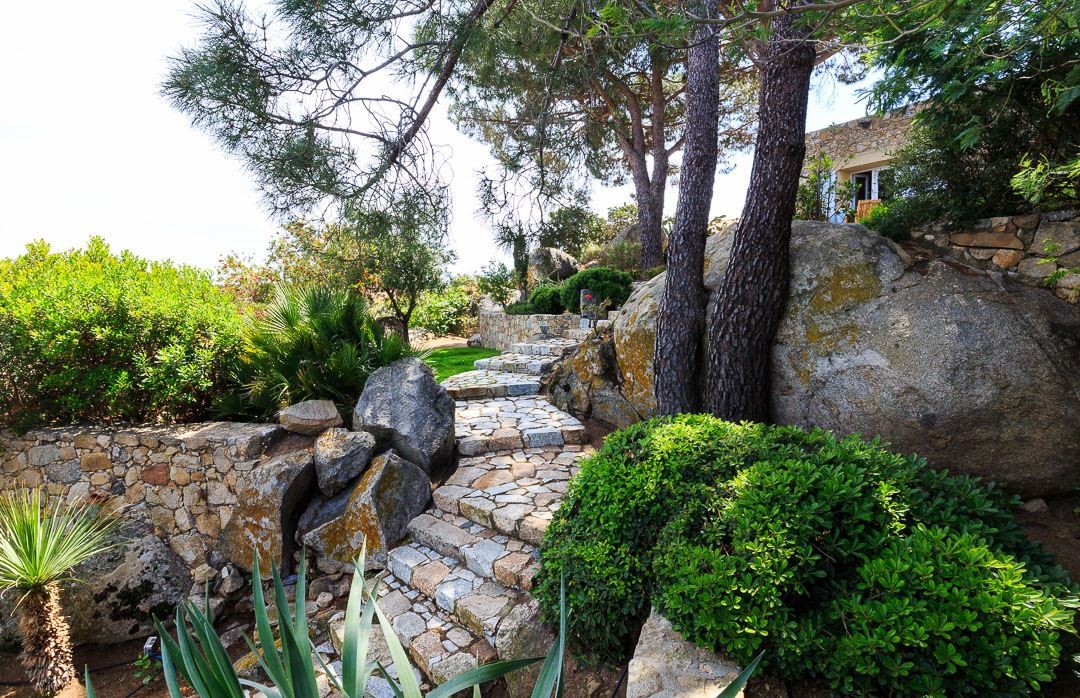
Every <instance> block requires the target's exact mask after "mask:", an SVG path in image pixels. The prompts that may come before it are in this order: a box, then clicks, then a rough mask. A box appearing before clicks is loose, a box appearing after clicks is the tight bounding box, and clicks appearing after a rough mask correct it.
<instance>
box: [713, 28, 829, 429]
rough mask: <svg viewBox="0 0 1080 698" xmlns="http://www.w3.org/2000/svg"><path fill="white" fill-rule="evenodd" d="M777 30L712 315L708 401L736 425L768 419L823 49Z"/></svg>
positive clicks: (803, 33)
mask: <svg viewBox="0 0 1080 698" xmlns="http://www.w3.org/2000/svg"><path fill="white" fill-rule="evenodd" d="M772 28H773V33H772V35H771V37H770V39H769V43H768V45H767V46H766V48H765V50H764V53H765V55H764V56H763V62H764V65H763V67H762V75H761V89H760V92H759V95H758V105H759V111H758V133H757V140H756V143H755V147H754V164H753V169H752V170H751V173H750V187H749V189H748V190H747V194H746V204H745V206H744V207H743V216H742V221H741V222H740V224H739V228H738V230H737V232H736V233H735V239H734V240H733V242H732V249H731V257H730V259H729V261H728V265H727V269H726V270H725V271H724V275H723V277H722V279H721V282H720V287H719V289H718V290H717V294H716V302H715V305H714V306H713V310H712V314H711V317H710V320H711V322H710V328H709V342H708V356H707V358H706V366H705V369H706V391H705V395H704V403H705V407H706V409H708V411H709V412H712V413H713V414H715V415H716V416H718V417H721V418H723V419H729V420H743V419H748V420H755V421H763V420H765V419H767V417H768V400H767V397H768V385H769V384H768V378H769V376H768V373H769V357H770V352H771V349H772V342H773V336H774V335H775V334H776V328H777V326H778V325H779V324H780V318H781V314H782V313H783V308H784V300H785V298H786V297H787V288H788V275H789V253H788V243H789V241H790V239H791V219H792V217H793V216H794V214H795V195H796V192H797V190H798V186H799V174H800V172H801V170H802V163H803V157H804V155H805V153H806V147H805V141H804V139H805V131H806V105H807V100H808V97H809V92H810V75H811V73H812V72H813V69H814V60H815V49H814V46H813V44H812V43H811V42H810V41H809V40H808V33H807V30H806V29H805V28H803V27H801V26H798V25H797V24H796V20H795V19H794V18H793V17H792V16H790V15H781V16H780V17H778V18H776V19H774V20H773V26H772Z"/></svg>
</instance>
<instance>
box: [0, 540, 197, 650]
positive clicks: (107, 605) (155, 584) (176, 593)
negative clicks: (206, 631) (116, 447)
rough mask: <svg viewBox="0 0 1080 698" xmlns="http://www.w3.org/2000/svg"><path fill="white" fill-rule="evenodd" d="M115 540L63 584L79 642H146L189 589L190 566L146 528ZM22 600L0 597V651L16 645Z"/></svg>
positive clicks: (8, 595) (15, 596)
mask: <svg viewBox="0 0 1080 698" xmlns="http://www.w3.org/2000/svg"><path fill="white" fill-rule="evenodd" d="M116 539H117V540H118V541H124V542H122V543H121V544H120V545H117V546H116V547H114V548H110V549H109V550H106V551H105V552H103V553H101V554H99V555H95V556H94V557H92V558H90V559H89V560H87V561H86V562H83V563H82V564H81V565H79V566H77V567H76V568H75V569H74V570H73V571H72V574H73V577H74V579H73V580H72V581H67V582H65V583H64V585H63V588H62V591H61V604H62V606H63V608H64V613H65V614H66V615H67V616H68V619H69V621H70V623H71V639H72V641H73V642H74V643H75V644H84V643H95V644H114V643H120V642H127V641H128V640H132V639H143V638H145V637H146V636H147V635H149V634H152V633H153V631H154V616H157V617H158V618H162V619H166V620H167V619H168V618H169V617H170V616H171V614H172V612H173V609H174V608H175V607H176V606H177V605H178V604H180V603H182V602H183V601H184V599H186V598H187V595H188V592H189V591H190V590H191V585H192V576H191V572H190V571H189V569H188V566H187V565H186V564H185V563H184V561H183V560H182V559H180V557H179V556H178V555H177V554H176V553H174V552H173V551H172V550H170V549H169V546H168V545H166V544H165V543H164V542H163V541H162V540H161V539H160V538H158V537H157V536H155V535H154V534H153V533H152V532H150V531H149V530H148V527H147V526H146V525H145V524H143V523H140V524H134V525H132V526H129V527H126V528H125V529H124V530H122V531H121V532H120V533H118V534H117V536H116ZM74 580H81V581H74ZM18 601H19V593H18V592H17V591H8V592H6V593H4V594H2V595H0V649H5V648H7V649H12V648H15V647H17V646H18V642H19V636H18V634H17V628H16V617H15V616H13V615H12V611H13V610H14V609H15V606H16V604H17V603H18Z"/></svg>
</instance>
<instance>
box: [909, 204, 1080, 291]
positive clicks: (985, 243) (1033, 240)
mask: <svg viewBox="0 0 1080 698" xmlns="http://www.w3.org/2000/svg"><path fill="white" fill-rule="evenodd" d="M910 236H911V238H912V240H915V241H917V242H920V243H923V244H926V245H929V246H933V247H934V248H937V249H936V250H935V251H936V252H937V253H939V254H942V255H945V256H949V257H954V258H957V259H960V260H963V262H964V263H965V264H968V265H971V266H974V267H977V268H980V269H984V270H986V271H989V272H997V273H1001V274H1002V275H1003V276H1005V277H1006V278H1008V279H1010V280H1012V281H1017V282H1020V283H1024V284H1029V285H1032V286H1046V287H1048V288H1050V289H1052V290H1053V292H1054V294H1055V295H1056V296H1057V297H1058V298H1061V299H1062V300H1067V301H1069V302H1070V303H1076V302H1077V301H1078V300H1080V274H1077V273H1065V274H1064V275H1062V274H1061V273H1057V272H1059V270H1062V272H1068V271H1071V270H1076V269H1080V211H1065V212H1058V213H1052V214H1046V215H1042V216H1040V215H1039V214H1037V213H1031V214H1027V215H1023V216H999V217H996V218H984V219H982V220H978V221H975V222H974V223H973V224H972V225H971V226H969V227H966V228H963V229H959V230H950V229H949V228H948V226H946V224H944V223H935V224H929V225H924V226H920V227H918V228H913V229H912V230H911V231H910ZM1051 275H1054V280H1053V282H1052V283H1050V284H1047V279H1048V277H1050V276H1051ZM1058 277H1060V278H1058Z"/></svg>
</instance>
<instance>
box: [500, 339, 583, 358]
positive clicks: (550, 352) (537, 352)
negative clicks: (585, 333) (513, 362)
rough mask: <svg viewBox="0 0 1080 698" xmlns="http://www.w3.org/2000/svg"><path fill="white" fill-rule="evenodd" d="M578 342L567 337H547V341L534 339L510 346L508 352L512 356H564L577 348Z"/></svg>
mask: <svg viewBox="0 0 1080 698" xmlns="http://www.w3.org/2000/svg"><path fill="white" fill-rule="evenodd" d="M578 344H580V342H578V341H577V340H574V339H569V338H567V337H549V338H547V339H534V340H532V341H530V342H519V343H517V344H511V345H510V351H511V352H512V353H514V354H528V355H530V356H556V357H561V356H566V355H567V354H569V353H570V352H572V351H573V350H574V349H576V348H577V346H578Z"/></svg>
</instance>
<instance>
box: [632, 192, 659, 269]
mask: <svg viewBox="0 0 1080 698" xmlns="http://www.w3.org/2000/svg"><path fill="white" fill-rule="evenodd" d="M635 194H636V197H637V209H638V227H639V228H640V230H641V268H642V269H655V268H656V267H658V266H660V265H661V264H663V263H664V251H663V245H662V239H663V232H662V224H663V220H664V195H663V193H662V192H661V193H660V194H659V195H657V193H656V192H655V191H654V190H653V187H652V184H651V183H649V184H648V185H646V186H644V187H635Z"/></svg>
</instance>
